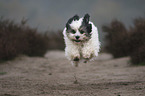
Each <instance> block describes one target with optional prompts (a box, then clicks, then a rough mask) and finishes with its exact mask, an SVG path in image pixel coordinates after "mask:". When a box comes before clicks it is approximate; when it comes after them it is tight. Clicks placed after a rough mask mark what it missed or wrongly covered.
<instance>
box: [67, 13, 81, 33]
mask: <svg viewBox="0 0 145 96" xmlns="http://www.w3.org/2000/svg"><path fill="white" fill-rule="evenodd" d="M73 20H74V21H76V20H79V16H78V15H75V16H73V17H72V18H70V19H69V20H68V22H67V23H66V28H67V30H68V29H70V24H71V23H72V21H73Z"/></svg>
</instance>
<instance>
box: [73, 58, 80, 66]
mask: <svg viewBox="0 0 145 96" xmlns="http://www.w3.org/2000/svg"><path fill="white" fill-rule="evenodd" d="M79 60H80V58H78V57H75V58H74V59H73V61H72V65H74V66H75V67H78V63H79Z"/></svg>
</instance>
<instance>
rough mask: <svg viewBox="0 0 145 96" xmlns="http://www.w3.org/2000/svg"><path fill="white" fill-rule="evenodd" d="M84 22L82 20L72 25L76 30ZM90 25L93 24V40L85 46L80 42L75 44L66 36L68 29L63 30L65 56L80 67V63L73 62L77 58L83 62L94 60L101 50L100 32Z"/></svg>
mask: <svg viewBox="0 0 145 96" xmlns="http://www.w3.org/2000/svg"><path fill="white" fill-rule="evenodd" d="M81 22H82V18H81V19H79V21H77V22H76V21H75V22H74V21H73V22H72V23H71V24H70V25H71V27H72V26H73V27H74V28H76V29H77V28H79V27H80V25H81ZM89 24H92V32H91V34H92V35H91V38H90V39H89V41H87V42H84V43H83V44H82V43H80V42H78V43H75V42H73V41H71V40H70V39H69V38H68V37H67V35H66V28H64V30H63V35H64V40H65V45H66V47H65V56H66V57H67V58H68V59H69V60H70V61H72V64H75V65H76V66H77V65H78V63H79V61H73V59H74V58H75V57H78V58H80V59H81V60H83V59H84V60H86V61H88V60H92V59H94V58H95V57H96V56H98V52H99V49H100V42H99V38H98V30H97V27H95V25H94V24H93V23H92V22H90V21H89Z"/></svg>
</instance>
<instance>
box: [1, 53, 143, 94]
mask: <svg viewBox="0 0 145 96" xmlns="http://www.w3.org/2000/svg"><path fill="white" fill-rule="evenodd" d="M74 72H75V73H76V74H77V79H78V84H74V80H75V79H74ZM0 96H145V66H137V67H135V66H131V65H130V64H129V58H128V57H126V58H119V59H111V56H110V55H107V54H100V56H99V57H98V59H97V60H96V61H93V62H90V63H87V64H84V63H81V64H80V66H79V67H78V68H76V69H75V68H73V67H72V65H71V64H70V62H69V61H68V60H67V59H66V58H65V57H64V52H63V51H51V52H48V54H46V56H45V58H40V57H26V56H21V57H18V58H16V59H15V60H13V61H8V62H5V63H3V64H0Z"/></svg>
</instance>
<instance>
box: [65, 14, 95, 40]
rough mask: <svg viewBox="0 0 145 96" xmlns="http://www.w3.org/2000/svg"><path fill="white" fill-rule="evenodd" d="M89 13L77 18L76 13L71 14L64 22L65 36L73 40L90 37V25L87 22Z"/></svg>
mask: <svg viewBox="0 0 145 96" xmlns="http://www.w3.org/2000/svg"><path fill="white" fill-rule="evenodd" d="M89 18H90V16H89V14H85V16H84V17H82V18H79V16H78V15H75V16H73V17H72V18H70V19H69V20H68V22H67V23H66V34H67V37H68V38H69V39H70V40H72V41H74V42H85V41H88V40H89V39H90V38H91V32H92V25H91V24H90V23H89Z"/></svg>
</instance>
